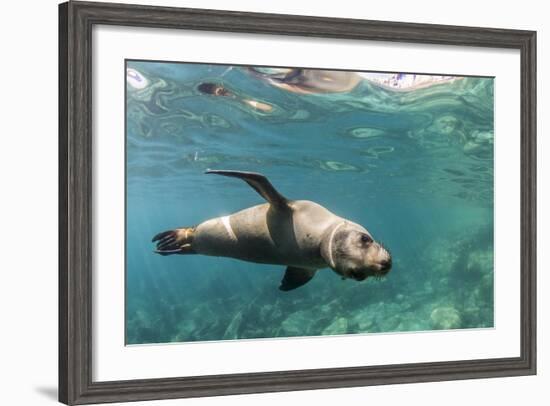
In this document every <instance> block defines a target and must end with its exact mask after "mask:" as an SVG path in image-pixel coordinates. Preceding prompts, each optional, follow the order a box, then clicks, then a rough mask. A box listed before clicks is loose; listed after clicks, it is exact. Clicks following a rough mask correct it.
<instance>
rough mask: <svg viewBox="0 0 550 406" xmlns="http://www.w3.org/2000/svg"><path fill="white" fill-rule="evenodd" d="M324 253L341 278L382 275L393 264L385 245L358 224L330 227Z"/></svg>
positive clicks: (348, 223) (349, 223)
mask: <svg viewBox="0 0 550 406" xmlns="http://www.w3.org/2000/svg"><path fill="white" fill-rule="evenodd" d="M321 255H322V256H323V258H324V259H325V261H327V263H328V264H329V266H330V267H331V268H332V270H334V271H335V272H336V273H337V274H339V275H341V276H342V278H344V279H347V278H351V279H355V280H357V281H362V280H364V279H366V278H368V277H369V276H374V277H382V276H384V275H386V274H387V273H388V272H389V271H390V269H391V265H392V260H391V255H390V253H389V252H388V250H387V249H386V248H384V247H383V246H382V244H380V243H379V242H377V241H375V240H374V239H373V238H372V235H371V234H370V233H369V232H368V231H367V230H366V229H365V228H364V227H361V226H360V225H358V224H355V223H352V222H347V221H345V222H342V223H340V224H337V225H335V226H334V227H332V228H331V229H329V230H328V231H327V233H326V235H325V236H324V238H323V241H322V242H321Z"/></svg>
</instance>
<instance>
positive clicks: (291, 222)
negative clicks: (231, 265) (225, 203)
mask: <svg viewBox="0 0 550 406" xmlns="http://www.w3.org/2000/svg"><path fill="white" fill-rule="evenodd" d="M289 209H290V210H288V211H284V212H280V211H278V210H273V208H272V207H271V205H270V204H261V205H258V206H253V207H250V208H247V209H244V210H241V211H239V212H237V213H234V214H231V215H229V216H224V217H217V218H214V219H211V220H208V221H205V222H204V223H201V224H199V225H198V226H197V227H196V229H195V234H194V239H193V249H194V250H195V251H196V252H197V253H198V254H203V255H213V256H222V257H230V258H237V259H241V260H244V261H250V262H257V263H264V264H279V265H290V266H296V267H304V268H313V269H319V268H326V267H327V266H328V264H327V262H326V261H325V259H324V258H323V257H322V256H321V251H320V248H319V247H320V245H321V240H322V238H323V236H325V235H326V233H327V232H328V230H330V229H331V227H334V226H336V224H338V223H339V222H341V221H344V219H342V218H341V217H338V216H336V215H334V214H333V213H331V212H330V211H329V210H327V209H325V208H324V207H323V206H321V205H319V204H317V203H314V202H311V201H307V200H297V201H292V202H290V203H289ZM297 225H299V226H297Z"/></svg>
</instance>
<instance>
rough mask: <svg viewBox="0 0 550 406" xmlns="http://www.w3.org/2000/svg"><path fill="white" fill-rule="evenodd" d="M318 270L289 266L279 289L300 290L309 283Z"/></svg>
mask: <svg viewBox="0 0 550 406" xmlns="http://www.w3.org/2000/svg"><path fill="white" fill-rule="evenodd" d="M316 271H317V269H306V268H296V267H293V266H289V267H288V268H286V272H285V276H284V277H283V280H282V281H281V286H279V289H280V290H282V291H285V292H286V291H287V290H292V289H296V288H299V287H300V286H302V285H305V284H306V283H308V282H309V281H310V280H311V278H313V276H314V275H315V272H316Z"/></svg>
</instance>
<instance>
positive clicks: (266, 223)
mask: <svg viewBox="0 0 550 406" xmlns="http://www.w3.org/2000/svg"><path fill="white" fill-rule="evenodd" d="M206 173H207V174H217V175H223V176H229V177H234V178H239V179H242V180H244V181H245V182H246V183H248V184H249V185H250V186H251V187H252V188H253V189H254V190H256V192H258V193H259V194H260V195H261V196H262V197H263V198H264V199H265V200H267V202H268V203H264V204H260V205H258V206H253V207H250V208H247V209H244V210H241V211H239V212H237V213H234V214H231V215H229V216H223V217H217V218H213V219H210V220H207V221H205V222H203V223H201V224H199V225H197V226H194V227H183V228H177V229H174V230H168V231H164V232H162V233H159V234H157V235H156V236H155V237H153V242H156V243H157V245H156V250H155V252H156V253H158V254H161V255H171V254H202V255H212V256H219V257H230V258H237V259H240V260H243V261H250V262H256V263H263V264H274V265H286V266H287V269H286V272H285V275H284V277H283V279H282V281H281V285H280V286H279V289H281V290H283V291H287V290H291V289H295V288H297V287H299V286H302V285H304V284H306V283H307V282H308V281H309V280H311V278H313V276H314V275H315V272H316V271H317V270H318V269H322V268H327V267H328V268H331V269H332V270H333V271H335V272H336V273H337V274H339V275H340V276H341V277H342V279H348V278H351V279H355V280H358V281H362V280H364V279H366V278H367V277H369V276H375V277H381V276H384V275H385V274H387V273H388V272H389V270H390V268H391V264H392V261H391V256H390V254H389V252H388V251H387V250H386V249H385V248H384V247H383V246H382V245H381V244H380V243H378V242H376V241H374V239H373V237H372V236H371V234H370V233H369V232H368V231H367V230H366V229H365V228H364V227H362V226H360V225H359V224H356V223H354V222H352V221H349V220H346V219H345V218H342V217H339V216H337V215H335V214H333V213H331V212H330V211H328V210H327V209H325V208H324V207H323V206H321V205H319V204H317V203H314V202H311V201H308V200H288V199H286V198H285V197H284V196H283V195H281V194H280V193H279V192H278V191H277V190H276V189H275V188H274V187H273V185H272V184H271V183H270V182H269V181H268V180H267V178H266V177H265V176H263V175H261V174H259V173H253V172H239V171H230V170H208V171H206Z"/></svg>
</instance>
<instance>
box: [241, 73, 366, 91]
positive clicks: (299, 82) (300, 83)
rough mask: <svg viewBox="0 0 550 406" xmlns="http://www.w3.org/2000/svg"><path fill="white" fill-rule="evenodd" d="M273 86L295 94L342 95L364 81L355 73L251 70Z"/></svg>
mask: <svg viewBox="0 0 550 406" xmlns="http://www.w3.org/2000/svg"><path fill="white" fill-rule="evenodd" d="M249 70H250V71H251V72H253V73H254V74H256V75H257V76H259V77H261V78H264V79H266V80H268V81H269V83H271V84H272V85H274V86H276V87H279V88H281V89H284V90H287V91H289V92H293V93H304V94H310V93H340V92H349V91H350V90H353V89H354V88H355V87H356V86H357V85H358V84H359V83H360V82H361V80H362V78H361V76H359V75H358V74H357V73H355V72H348V71H335V70H320V69H300V68H292V69H271V70H267V71H266V70H265V69H261V68H250V69H249Z"/></svg>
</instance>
